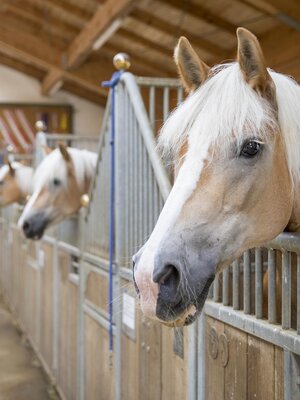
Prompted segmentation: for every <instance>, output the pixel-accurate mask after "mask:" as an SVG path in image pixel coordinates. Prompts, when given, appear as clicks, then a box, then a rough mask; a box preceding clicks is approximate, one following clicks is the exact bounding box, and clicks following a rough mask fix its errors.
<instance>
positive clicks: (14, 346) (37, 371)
mask: <svg viewBox="0 0 300 400" xmlns="http://www.w3.org/2000/svg"><path fill="white" fill-rule="evenodd" d="M50 399H51V400H54V399H58V397H57V395H56V394H55V391H54V390H53V388H52V386H51V384H50V382H49V380H48V379H47V376H46V375H45V374H44V372H43V369H42V368H41V366H40V364H39V362H38V360H37V358H36V357H35V355H34V353H33V351H32V349H31V348H30V346H29V344H28V342H27V341H26V340H24V338H23V337H22V333H21V332H20V331H19V330H18V329H17V327H16V326H15V324H14V321H13V318H12V316H11V314H10V313H9V311H8V310H7V308H6V307H5V305H4V303H3V301H2V299H1V298H0V400H50Z"/></svg>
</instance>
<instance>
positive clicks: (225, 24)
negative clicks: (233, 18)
mask: <svg viewBox="0 0 300 400" xmlns="http://www.w3.org/2000/svg"><path fill="white" fill-rule="evenodd" d="M163 2H164V3H167V4H169V5H170V6H172V7H174V8H177V9H179V10H180V11H181V12H183V13H187V14H190V15H192V16H193V17H196V18H199V19H201V20H203V21H205V22H207V23H208V24H210V25H213V26H215V27H216V28H219V29H222V30H223V31H225V32H228V33H230V34H232V35H235V34H236V28H237V27H236V26H235V25H233V24H232V23H231V22H229V21H227V20H226V19H224V18H221V17H219V16H218V15H217V14H214V13H212V12H211V11H210V10H208V9H206V8H204V7H202V6H200V5H199V4H195V3H191V2H182V0H163Z"/></svg>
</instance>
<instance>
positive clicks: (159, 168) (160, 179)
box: [121, 72, 171, 200]
mask: <svg viewBox="0 0 300 400" xmlns="http://www.w3.org/2000/svg"><path fill="white" fill-rule="evenodd" d="M121 80H122V81H123V82H124V83H125V85H126V88H127V90H128V93H129V96H130V101H131V104H132V107H133V109H134V113H135V116H136V119H137V121H138V123H139V127H140V130H141V134H142V136H143V139H144V144H145V146H146V148H147V151H148V156H149V159H150V162H151V165H152V168H153V170H154V174H155V176H156V179H157V183H158V186H159V189H160V192H161V194H162V196H163V198H164V200H166V199H167V197H168V195H169V193H170V191H171V184H170V181H169V178H168V174H167V172H166V170H165V168H164V167H163V165H162V162H161V160H160V158H159V155H158V153H157V151H156V143H155V139H154V136H153V132H152V129H151V126H150V123H149V120H148V117H147V113H146V110H145V107H144V103H143V99H142V97H141V94H140V92H139V90H138V87H137V84H136V80H135V78H134V76H133V75H132V74H131V73H129V72H126V73H124V74H123V75H122V78H121Z"/></svg>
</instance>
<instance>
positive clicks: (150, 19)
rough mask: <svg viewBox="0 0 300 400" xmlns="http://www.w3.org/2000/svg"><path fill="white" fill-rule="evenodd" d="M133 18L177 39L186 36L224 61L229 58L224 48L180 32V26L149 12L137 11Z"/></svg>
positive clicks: (191, 34) (183, 31)
mask: <svg viewBox="0 0 300 400" xmlns="http://www.w3.org/2000/svg"><path fill="white" fill-rule="evenodd" d="M131 16H132V17H134V18H136V19H138V20H142V21H143V22H145V23H146V24H147V25H150V26H152V27H154V28H156V29H158V30H160V31H162V32H164V33H166V34H168V35H172V36H175V37H176V38H179V35H180V36H186V37H187V38H188V39H189V40H190V41H191V42H192V44H193V46H196V47H198V48H201V49H204V50H205V51H207V52H209V53H210V54H212V55H214V56H216V57H220V58H222V59H223V58H226V57H227V56H228V52H227V51H225V50H224V49H223V48H222V47H220V46H218V45H216V44H214V43H212V42H209V41H208V40H206V39H203V38H201V37H199V36H197V35H195V34H194V33H192V32H189V31H187V30H185V29H180V30H178V26H175V25H173V24H171V23H168V22H166V21H165V20H163V19H160V18H158V17H157V16H154V15H152V14H151V13H149V12H147V11H144V10H141V9H135V10H133V12H132V13H131Z"/></svg>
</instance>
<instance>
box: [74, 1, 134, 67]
mask: <svg viewBox="0 0 300 400" xmlns="http://www.w3.org/2000/svg"><path fill="white" fill-rule="evenodd" d="M136 3H137V0H107V1H106V2H105V3H104V4H103V5H100V6H99V8H98V11H97V12H96V13H95V14H94V16H93V18H92V19H91V20H90V21H89V22H88V23H87V24H86V26H85V27H84V28H83V29H82V31H81V32H80V33H79V35H78V36H77V37H76V38H75V39H74V40H73V42H72V43H71V45H70V46H69V48H68V50H67V68H69V69H71V68H75V67H77V66H78V65H79V64H80V63H81V62H82V61H83V60H84V59H85V58H86V57H87V56H88V55H89V53H90V52H91V51H92V50H93V49H99V48H100V47H101V46H102V45H103V44H104V43H105V42H106V41H107V40H108V39H109V38H110V37H111V36H112V35H113V34H114V33H115V32H116V31H117V30H118V29H119V27H120V26H121V24H122V20H123V18H124V17H126V15H128V13H129V12H130V11H131V10H132V8H133V7H134V6H135V4H136Z"/></svg>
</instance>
